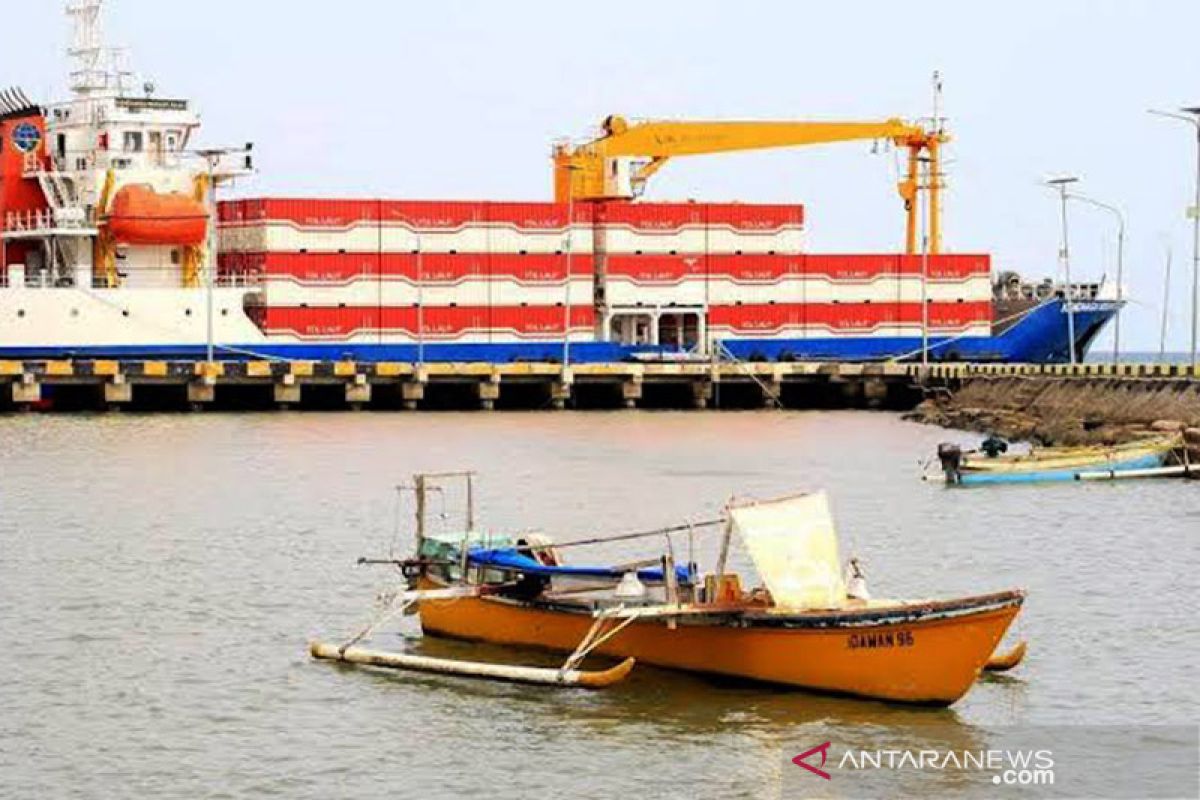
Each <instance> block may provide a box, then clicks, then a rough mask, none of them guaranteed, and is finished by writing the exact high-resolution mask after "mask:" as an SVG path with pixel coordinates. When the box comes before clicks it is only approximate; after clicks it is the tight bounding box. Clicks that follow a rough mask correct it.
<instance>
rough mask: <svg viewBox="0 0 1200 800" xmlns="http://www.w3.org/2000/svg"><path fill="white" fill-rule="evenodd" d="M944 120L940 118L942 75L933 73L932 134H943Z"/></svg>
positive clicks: (938, 72) (939, 72)
mask: <svg viewBox="0 0 1200 800" xmlns="http://www.w3.org/2000/svg"><path fill="white" fill-rule="evenodd" d="M945 123H946V120H945V119H943V118H942V73H941V71H940V70H936V69H935V70H934V71H933V130H934V133H938V134H940V133H943V132H944V129H945Z"/></svg>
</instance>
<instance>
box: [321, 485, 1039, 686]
mask: <svg viewBox="0 0 1200 800" xmlns="http://www.w3.org/2000/svg"><path fill="white" fill-rule="evenodd" d="M416 487H417V490H418V508H421V507H423V506H424V503H423V500H422V496H423V494H424V493H425V492H426V491H428V490H429V489H430V488H431V484H430V483H429V482H428V481H427V479H424V478H419V479H418V481H417V483H416ZM470 494H471V493H470V492H468V496H470ZM466 518H467V519H468V520H470V521H471V524H470V525H469V526H468V527H467V528H466V532H452V533H450V534H449V535H434V534H431V533H429V532H428V531H427V528H426V525H425V523H424V521H423V518H422V517H421V516H420V515H419V516H418V520H419V521H418V528H417V549H416V556H415V557H414V558H411V559H407V560H405V561H402V562H392V561H386V562H384V563H398V564H399V565H400V566H401V567H402V568H403V570H404V573H405V575H406V576H407V578H408V582H409V590H408V592H407V594H406V596H408V597H410V598H412V600H413V601H414V605H415V606H416V608H417V610H418V613H419V615H420V622H421V627H422V630H423V632H424V633H425V634H426V635H427V636H438V637H449V638H454V639H460V640H470V641H479V642H490V643H496V644H503V645H512V646H518V647H527V648H536V649H539V650H549V651H557V652H562V653H569V654H570V656H569V657H568V658H567V660H566V662H565V663H564V665H563V667H562V669H563V670H564V671H571V670H577V669H578V667H579V665H580V664H581V663H582V661H583V660H584V659H585V658H587V657H588V656H590V655H593V654H595V655H600V656H607V657H610V658H615V659H619V660H622V663H624V664H630V662H629V659H634V660H636V661H637V662H641V663H645V664H653V665H656V666H659V667H665V668H669V669H677V670H684V671H688V672H694V673H702V674H709V675H718V676H724V677H731V678H737V679H745V680H751V681H757V682H763V683H767V684H775V685H780V686H786V687H796V688H803V689H809V690H815V691H819V692H825V693H834V694H842V695H853V696H859V697H866V698H874V699H880V700H889V701H898V702H907V703H918V704H929V705H949V704H951V703H953V702H955V701H956V700H958V699H959V698H961V697H962V696H963V695H964V694H965V693H966V692H967V691H968V690H969V689H970V687H971V685H972V684H973V683H974V682H975V680H976V679H977V678H978V677H979V675H980V673H981V672H982V671H983V670H984V669H986V668H988V666H989V664H990V663H991V659H992V655H993V653H995V651H996V649H997V646H998V645H999V644H1000V642H1001V640H1002V639H1003V638H1004V635H1005V633H1006V631H1007V630H1008V628H1009V626H1010V625H1011V623H1012V622H1013V620H1014V618H1015V617H1016V616H1017V614H1018V613H1019V611H1020V609H1021V607H1022V604H1023V602H1024V599H1025V595H1024V593H1023V592H1022V591H1019V590H1011V591H1003V592H997V593H992V594H983V595H976V596H969V597H960V598H953V599H947V600H927V599H922V600H912V601H904V600H882V599H872V598H871V597H870V594H869V592H868V591H867V590H866V586H865V581H864V579H863V578H862V575H861V572H860V571H859V568H858V565H857V562H856V561H853V560H852V562H851V568H850V569H849V570H848V571H845V572H844V570H843V566H842V564H841V562H840V560H839V554H838V542H837V535H836V533H835V530H834V525H833V520H832V515H831V513H830V509H829V504H828V500H827V498H826V496H825V494H824V493H816V494H801V495H795V496H791V497H785V498H780V499H775V500H768V501H762V502H757V501H756V502H747V503H738V504H731V505H729V506H727V507H726V509H725V514H724V515H723V517H722V519H721V520H713V521H710V522H708V523H699V524H690V525H683V526H678V527H676V528H668V529H660V530H656V531H650V532H646V533H635V534H622V535H618V536H613V537H597V538H594V539H589V540H583V541H577V542H566V543H562V544H551V543H549V542H548V541H547V540H544V539H541V538H538V539H530V538H528V537H517V538H508V537H503V536H500V537H497V536H494V535H489V536H483V535H481V534H479V533H478V532H476V531H475V530H474V526H473V521H474V511H473V510H470V511H468V513H467V515H466ZM701 529H703V530H710V531H718V532H721V533H722V535H723V538H722V540H721V547H720V553H721V555H720V557H719V559H718V562H717V565H716V568H715V570H714V572H713V573H711V574H707V575H704V576H701V575H700V574H699V571H698V569H697V567H696V565H695V564H694V563H690V562H689V563H688V564H687V565H686V566H683V565H676V564H675V562H674V556H673V555H672V553H673V552H675V548H674V546H670V547H668V552H667V554H666V555H664V556H662V557H661V558H659V559H653V560H642V561H636V562H632V563H629V564H624V565H617V566H612V567H579V566H567V565H566V564H565V563H564V559H563V551H564V550H566V549H568V548H571V547H576V546H582V545H589V544H596V543H600V542H614V541H631V540H634V539H648V538H650V539H654V538H656V539H662V538H663V537H664V536H666V537H670V536H671V535H672V534H675V535H679V534H681V533H683V532H685V531H686V532H687V535H688V537H689V540H691V539H692V537H694V536H695V535H697V531H698V530H701ZM735 536H736V538H737V539H738V540H740V541H741V542H742V543H743V544H744V546H745V548H746V550H747V551H748V553H749V556H750V558H751V560H752V561H753V563H754V566H755V568H756V570H757V572H758V575H759V577H760V578H761V580H762V584H763V585H762V586H761V587H758V588H755V589H753V590H751V591H743V590H742V587H741V578H740V576H739V575H737V574H734V573H732V572H731V571H729V570H727V567H726V564H727V560H728V556H729V550H730V546H731V544H732V541H733V539H734V537H735ZM689 549H690V548H689ZM354 641H355V642H357V639H356V640H354ZM346 647H349V645H346V646H344V647H343V648H341V649H340V652H345V651H346ZM315 652H317V651H316V650H314V653H315ZM323 652H325V653H326V657H328V654H329V653H331V652H334V651H332V650H330V649H329V647H328V646H326V647H325V648H324V650H323ZM1017 661H1019V658H1018V659H1017ZM366 663H373V664H376V665H379V664H386V663H387V659H384V658H378V657H376V656H375V655H371V656H368V657H366ZM1015 663H1016V661H1014V665H1015ZM392 665H394V666H398V667H401V668H414V669H421V668H422V667H421V665H420V664H416V663H403V661H398V662H396V663H394V664H392ZM476 666H477V665H474V664H467V665H465V666H464V668H463V669H462V670H460V674H463V675H476V676H478V673H479V671H478V670H477V669H476ZM630 666H631V664H630ZM438 671H449V670H448V669H447V668H446V667H445V665H440V666H439V667H438ZM542 682H555V681H542Z"/></svg>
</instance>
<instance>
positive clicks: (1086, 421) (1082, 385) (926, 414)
mask: <svg viewBox="0 0 1200 800" xmlns="http://www.w3.org/2000/svg"><path fill="white" fill-rule="evenodd" d="M1050 370H1051V371H1021V370H1020V369H1019V368H1007V369H998V370H995V371H993V372H987V371H983V372H970V373H968V374H965V375H963V376H962V377H959V378H956V379H953V380H950V381H946V382H944V383H943V384H942V385H941V386H932V387H928V388H929V389H930V391H928V396H927V397H926V399H925V400H924V401H923V402H921V403H920V404H919V405H918V406H917V407H916V409H914V410H913V411H912V412H911V413H910V414H909V415H908V418H909V419H914V420H918V421H921V422H926V423H931V424H935V425H941V426H943V427H948V428H960V429H965V430H975V431H980V432H986V433H996V434H999V435H1001V436H1004V437H1005V438H1009V439H1017V440H1029V441H1035V442H1039V443H1041V444H1044V445H1080V444H1100V443H1109V444H1111V443H1120V442H1125V441H1131V440H1133V439H1137V438H1140V437H1143V436H1146V435H1148V434H1151V433H1169V432H1176V431H1185V432H1186V433H1187V437H1188V442H1189V444H1190V445H1191V446H1192V451H1193V455H1194V456H1195V457H1197V458H1198V459H1200V378H1198V377H1197V376H1196V375H1195V374H1193V373H1192V372H1191V370H1190V369H1189V368H1188V367H1185V366H1174V367H1168V366H1161V365H1123V366H1122V367H1115V368H1114V367H1112V366H1107V365H1105V366H1100V365H1085V366H1080V367H1076V368H1074V369H1073V370H1072V368H1069V367H1067V368H1063V367H1059V368H1050Z"/></svg>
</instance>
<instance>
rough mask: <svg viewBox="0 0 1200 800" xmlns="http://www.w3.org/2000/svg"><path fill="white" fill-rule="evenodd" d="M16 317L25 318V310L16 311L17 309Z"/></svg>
mask: <svg viewBox="0 0 1200 800" xmlns="http://www.w3.org/2000/svg"><path fill="white" fill-rule="evenodd" d="M17 316H18V317H23V316H25V309H23V308H18V309H17Z"/></svg>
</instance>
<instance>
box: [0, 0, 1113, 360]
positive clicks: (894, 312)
mask: <svg viewBox="0 0 1200 800" xmlns="http://www.w3.org/2000/svg"><path fill="white" fill-rule="evenodd" d="M102 5H103V0H74V1H73V2H70V3H69V4H68V6H67V14H68V15H69V17H70V19H71V21H72V24H73V31H74V36H73V40H72V44H71V46H70V49H69V54H70V56H71V58H72V61H73V67H72V71H71V76H70V88H71V97H70V99H69V100H68V101H67V102H65V103H61V104H57V105H50V106H41V105H38V104H36V103H34V102H32V101H30V99H29V98H28V97H27V96H26V95H24V94H23V93H22V92H20V91H19V90H10V91H8V92H5V93H0V224H2V225H3V229H2V231H0V242H2V252H0V323H2V324H0V356H4V357H23V356H25V357H43V356H53V357H64V356H71V355H79V356H85V355H87V356H103V357H121V356H139V357H154V356H180V357H197V358H198V357H205V358H207V357H209V355H210V354H211V355H212V357H216V358H222V359H237V358H244V357H268V358H284V359H289V358H291V359H336V358H344V357H353V358H355V359H358V360H399V361H421V360H429V361H497V362H498V361H513V360H528V361H533V360H543V361H547V360H549V361H560V360H561V361H601V360H620V359H627V358H642V359H646V358H705V359H708V358H737V359H765V360H771V359H796V360H801V359H844V360H868V359H871V360H873V359H915V358H919V357H921V355H922V354H923V353H927V354H928V357H929V358H930V359H932V360H962V359H976V360H991V361H1016V360H1021V361H1055V360H1065V359H1066V358H1067V357H1068V355H1069V350H1068V345H1067V330H1068V326H1067V324H1066V321H1065V320H1066V312H1067V311H1068V310H1070V312H1071V313H1073V314H1075V315H1076V319H1075V330H1076V332H1077V336H1076V340H1077V341H1076V347H1077V350H1078V351H1079V352H1080V353H1082V352H1083V351H1084V350H1086V347H1087V345H1088V344H1089V343H1090V342H1091V341H1092V340H1093V339H1094V338H1095V336H1096V335H1097V334H1098V332H1099V330H1100V329H1101V328H1102V327H1103V325H1104V323H1105V322H1106V321H1107V320H1108V319H1109V318H1111V317H1112V315H1113V314H1115V313H1116V311H1117V309H1118V308H1119V306H1120V304H1119V303H1118V302H1117V301H1116V300H1115V299H1113V298H1112V297H1111V295H1112V294H1113V292H1112V291H1111V290H1108V289H1106V288H1105V287H1100V286H1090V287H1073V288H1072V289H1071V290H1069V291H1066V290H1064V289H1062V288H1061V287H1055V286H1053V285H1051V286H1048V287H1039V288H1038V289H1036V290H1030V291H1024V292H1023V291H1022V290H1021V288H1020V286H1019V285H1014V284H1013V281H1012V279H1011V278H1010V277H1008V276H1007V275H1006V276H1005V277H1004V280H1003V281H1001V282H1000V283H999V284H997V286H998V288H994V286H993V280H992V265H991V259H990V257H989V256H987V255H986V254H969V253H968V254H962V253H945V252H942V250H941V246H940V228H939V226H938V225H937V223H936V220H937V219H938V215H937V214H936V213H935V214H934V215H933V217H932V219H933V220H934V231H932V233H933V236H932V239H931V241H932V244H933V246H932V247H929V248H927V249H928V252H925V253H921V252H917V250H916V241H917V230H916V220H917V215H916V212H915V208H916V204H917V203H918V202H919V200H920V193H921V192H922V191H925V192H927V194H928V197H929V199H930V201H934V200H935V198H936V197H937V195H938V192H939V190H940V188H941V177H940V175H939V174H938V173H937V170H936V169H934V170H933V172H932V174H931V175H929V176H926V177H925V178H922V175H921V173H920V171H919V167H920V164H921V163H922V162H923V160H927V161H932V162H933V163H937V153H938V152H939V147H940V145H941V143H942V142H943V141H945V138H946V137H945V135H944V133H943V132H942V131H941V130H940V129H937V130H934V131H932V132H926V131H925V129H924V128H922V127H920V126H917V125H910V124H907V123H903V122H901V121H899V120H885V121H882V122H878V123H846V124H833V125H830V124H825V123H778V124H776V123H703V124H695V123H693V124H680V123H666V124H651V125H644V126H640V125H630V124H628V123H626V122H625V121H624V120H622V119H620V118H616V117H614V118H610V120H608V121H606V125H605V135H604V136H603V137H601V138H600V139H597V140H596V141H593V142H590V143H584V144H582V145H580V146H578V147H564V146H559V147H557V148H556V150H555V157H554V161H555V175H556V178H555V186H556V193H557V195H558V196H557V197H556V200H555V201H554V202H542V203H538V202H499V201H419V200H321V199H289V198H256V199H243V200H234V201H227V202H224V203H220V204H218V203H217V202H216V198H215V193H216V189H217V187H218V186H220V185H221V184H222V183H224V182H227V181H229V180H230V179H232V178H235V177H238V176H240V175H245V174H247V173H249V172H250V171H251V167H252V165H251V163H250V161H249V156H248V152H249V149H250V148H249V146H247V147H245V148H238V149H237V151H236V152H231V151H218V150H198V149H197V148H196V144H195V140H196V138H197V135H198V131H199V127H200V118H199V115H198V114H197V113H196V111H195V109H194V108H193V106H192V104H191V103H190V102H189V101H188V100H183V99H176V98H170V97H165V96H160V95H159V94H158V93H157V91H156V89H155V87H154V86H153V85H152V84H151V83H149V82H144V81H139V80H137V79H136V78H135V77H134V75H133V74H132V73H131V72H130V71H128V70H127V69H125V68H124V66H123V58H122V55H123V54H121V53H119V52H117V51H114V50H112V49H110V48H108V47H106V46H105V45H104V41H103V37H102V35H101V26H100V23H101V20H100V17H101V11H102ZM874 137H879V138H882V139H884V140H885V141H888V142H890V143H893V144H895V145H897V146H903V147H906V148H907V149H908V150H909V173H908V176H907V178H906V180H904V181H902V182H901V185H900V194H901V197H902V199H903V200H904V203H905V209H906V212H907V216H908V223H907V227H906V235H905V243H906V247H905V248H904V252H898V253H891V254H887V253H884V254H818V253H810V252H808V251H807V249H806V247H805V243H804V227H805V210H804V208H803V207H802V206H800V205H762V204H747V203H696V202H687V203H662V202H646V201H644V200H640V199H638V195H640V194H641V192H642V191H644V188H645V184H646V180H647V179H648V177H649V176H651V175H652V174H654V172H656V171H657V170H658V169H660V168H661V167H662V166H663V164H664V163H665V162H666V160H667V159H668V158H671V157H675V156H678V155H689V154H692V155H694V154H702V153H709V152H724V151H729V150H731V149H737V148H745V147H774V146H791V145H795V144H811V143H817V142H831V141H848V140H853V139H863V138H874ZM926 156H928V159H926ZM933 208H934V209H935V210H936V209H937V208H940V206H938V205H936V204H935V205H934V206H933ZM1018 284H1019V281H1018ZM997 292H999V294H996V293H997ZM1068 295H1069V297H1068Z"/></svg>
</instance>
